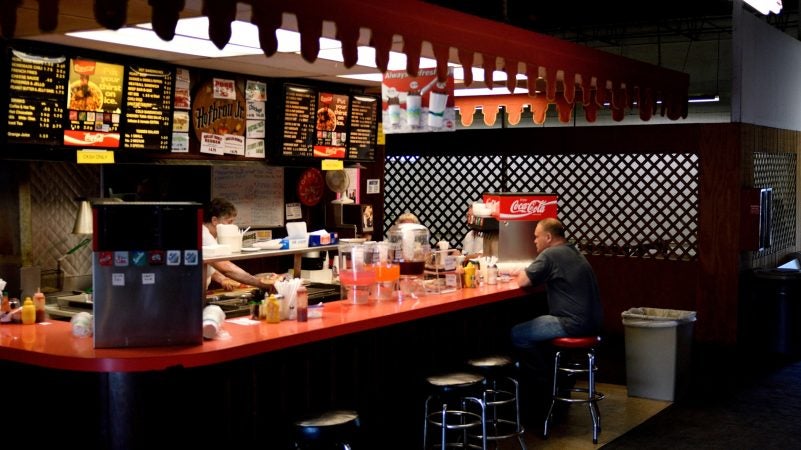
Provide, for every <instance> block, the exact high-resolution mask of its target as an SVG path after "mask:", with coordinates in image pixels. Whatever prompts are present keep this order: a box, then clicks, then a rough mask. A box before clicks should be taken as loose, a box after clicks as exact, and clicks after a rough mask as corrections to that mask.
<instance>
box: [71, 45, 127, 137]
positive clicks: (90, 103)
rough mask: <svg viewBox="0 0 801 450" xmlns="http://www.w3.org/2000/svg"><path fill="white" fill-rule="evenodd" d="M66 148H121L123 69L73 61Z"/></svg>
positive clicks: (118, 65) (81, 60) (82, 60)
mask: <svg viewBox="0 0 801 450" xmlns="http://www.w3.org/2000/svg"><path fill="white" fill-rule="evenodd" d="M68 73H69V89H68V90H67V114H68V123H67V128H66V129H65V130H64V145H70V146H78V147H105V148H117V147H119V146H120V129H119V127H120V119H121V117H122V101H123V95H122V85H123V83H122V81H123V76H124V66H123V65H122V64H111V63H106V62H102V61H97V60H94V59H88V58H71V59H70V70H69V72H68Z"/></svg>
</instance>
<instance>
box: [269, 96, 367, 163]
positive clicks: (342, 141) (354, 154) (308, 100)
mask: <svg viewBox="0 0 801 450" xmlns="http://www.w3.org/2000/svg"><path fill="white" fill-rule="evenodd" d="M379 106H380V104H379V103H378V98H377V97H370V96H359V95H348V94H338V93H333V92H327V91H325V90H322V91H321V90H317V89H315V88H312V87H307V86H296V85H287V86H286V87H285V90H284V124H283V130H282V131H283V136H282V141H281V143H282V148H281V155H282V156H283V157H290V158H291V157H303V158H324V159H330V158H335V159H358V160H369V161H372V160H373V159H374V156H375V145H376V140H377V134H378V131H377V127H378V108H379Z"/></svg>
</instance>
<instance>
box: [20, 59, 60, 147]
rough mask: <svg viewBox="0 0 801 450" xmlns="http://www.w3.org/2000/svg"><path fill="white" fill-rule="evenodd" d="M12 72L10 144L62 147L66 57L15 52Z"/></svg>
mask: <svg viewBox="0 0 801 450" xmlns="http://www.w3.org/2000/svg"><path fill="white" fill-rule="evenodd" d="M10 69H11V75H10V80H9V81H10V86H9V90H10V94H9V104H8V143H9V144H16V143H23V144H44V145H60V144H61V136H62V130H63V127H64V125H63V124H64V110H65V108H64V103H65V95H66V86H67V82H66V81H67V57H66V56H55V57H50V56H37V55H31V54H28V53H23V52H20V51H17V50H12V51H11V63H10Z"/></svg>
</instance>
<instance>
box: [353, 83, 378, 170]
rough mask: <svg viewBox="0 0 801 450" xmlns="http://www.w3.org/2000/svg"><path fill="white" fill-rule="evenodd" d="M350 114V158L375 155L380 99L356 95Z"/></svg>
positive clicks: (371, 157) (372, 156) (372, 157)
mask: <svg viewBox="0 0 801 450" xmlns="http://www.w3.org/2000/svg"><path fill="white" fill-rule="evenodd" d="M350 111H351V115H350V143H349V145H348V159H366V160H370V161H372V160H373V159H374V157H375V142H376V138H377V136H376V134H377V133H378V131H377V130H376V124H377V122H378V99H377V98H375V97H363V96H359V95H357V96H354V97H353V102H352V104H351V110H350Z"/></svg>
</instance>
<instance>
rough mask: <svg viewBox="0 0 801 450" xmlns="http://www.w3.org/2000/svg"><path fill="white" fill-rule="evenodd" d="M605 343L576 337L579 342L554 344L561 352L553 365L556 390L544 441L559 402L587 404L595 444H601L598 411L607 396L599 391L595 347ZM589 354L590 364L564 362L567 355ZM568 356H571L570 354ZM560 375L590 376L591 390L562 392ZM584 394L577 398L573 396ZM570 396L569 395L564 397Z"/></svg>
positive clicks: (555, 341)
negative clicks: (600, 403) (575, 352)
mask: <svg viewBox="0 0 801 450" xmlns="http://www.w3.org/2000/svg"><path fill="white" fill-rule="evenodd" d="M600 341H601V338H600V337H598V336H589V337H576V338H557V339H554V340H553V341H552V344H553V345H554V346H555V347H556V348H557V351H556V355H555V356H554V365H553V389H552V391H551V406H550V408H548V415H547V416H546V417H545V425H544V428H543V437H545V438H547V437H548V432H549V430H550V424H551V421H552V420H553V413H554V407H555V406H556V404H557V402H561V403H567V404H573V403H586V404H587V407H588V408H589V410H590V416H591V418H592V443H593V444H597V443H598V435H599V434H600V433H601V412H600V410H599V409H598V402H599V401H601V400H603V399H604V394H603V393H602V392H598V391H596V390H595V372H596V371H597V370H598V368H597V367H596V366H595V346H596V345H598V343H599V342H600ZM580 350H583V351H586V358H587V359H586V362H585V361H580V360H574V361H568V362H563V361H562V357H563V352H564V353H567V352H570V351H580ZM564 356H567V355H566V354H565V355H564ZM559 374H565V375H567V376H573V377H575V376H578V375H583V374H586V375H587V387H586V388H584V387H571V388H562V387H560V386H559ZM574 392H575V393H579V394H584V395H582V396H578V397H573V393H574ZM564 393H567V395H563V394H564Z"/></svg>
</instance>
